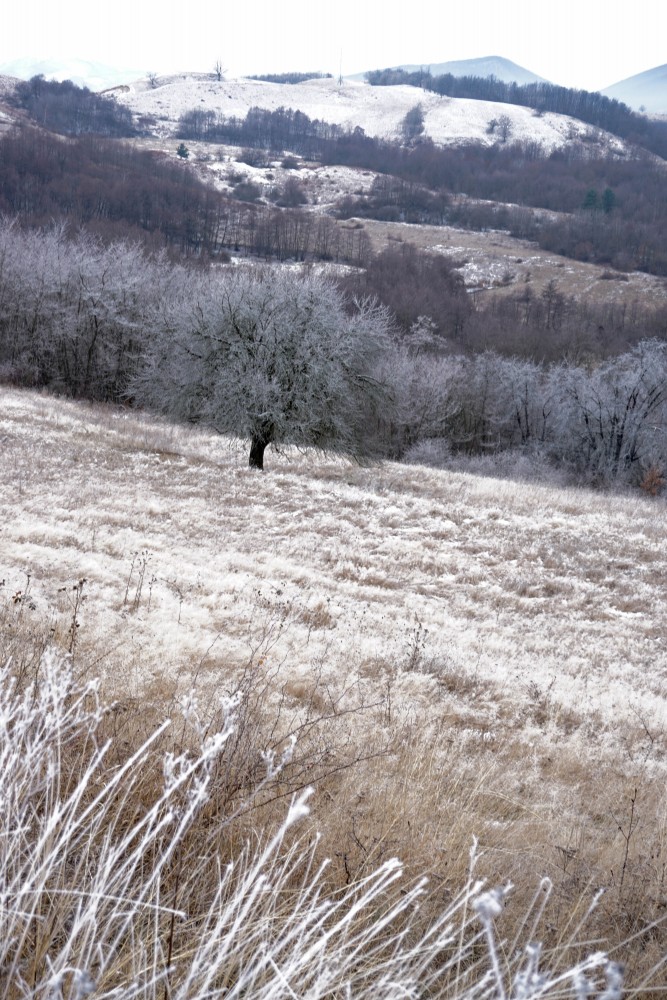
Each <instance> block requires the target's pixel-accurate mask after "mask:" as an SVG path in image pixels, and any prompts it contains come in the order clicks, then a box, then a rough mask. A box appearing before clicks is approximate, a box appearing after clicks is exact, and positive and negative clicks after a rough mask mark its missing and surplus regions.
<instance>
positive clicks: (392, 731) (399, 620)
mask: <svg viewBox="0 0 667 1000" xmlns="http://www.w3.org/2000/svg"><path fill="white" fill-rule="evenodd" d="M0 395H1V397H2V409H1V411H0V439H1V440H2V442H3V449H4V455H5V461H4V462H3V465H2V470H1V471H0V508H1V510H2V522H1V523H2V525H3V527H2V535H1V544H2V589H1V590H0V598H1V600H0V625H1V626H2V627H1V628H0V655H2V656H3V657H4V659H5V660H6V659H8V658H9V657H12V656H17V657H18V656H19V655H20V642H28V643H31V644H33V645H36V646H37V647H40V644H42V645H44V646H45V645H48V644H54V643H55V644H56V645H60V646H61V648H62V647H63V646H64V648H65V649H69V650H70V651H71V652H73V654H74V663H75V665H76V667H77V669H78V670H81V669H89V668H90V666H89V665H90V664H91V663H92V664H94V669H95V671H96V672H97V673H98V674H102V675H103V677H104V678H105V679H104V690H105V692H106V696H107V697H117V698H118V699H120V700H119V702H118V708H117V711H118V712H119V713H120V715H119V719H120V720H122V718H123V714H122V713H123V712H125V711H126V709H125V708H124V707H123V706H124V705H127V704H128V703H129V702H131V701H132V699H136V703H137V704H140V705H141V706H143V712H144V714H147V715H148V716H150V714H151V713H154V712H155V711H165V710H166V711H169V709H168V708H165V707H164V706H167V705H168V704H169V700H170V699H171V698H173V697H181V696H183V695H185V694H186V693H187V692H194V694H193V696H192V697H194V698H196V699H197V700H198V702H199V704H200V705H201V706H202V710H203V711H204V712H205V713H206V712H207V711H208V706H215V705H217V703H218V696H219V695H220V693H224V692H226V693H228V694H229V693H230V692H232V691H234V690H238V691H239V692H240V693H241V694H242V693H243V692H245V695H244V697H245V698H246V704H248V702H249V704H250V710H251V711H252V712H253V713H254V718H255V722H254V723H253V724H254V725H257V723H258V716H260V717H261V718H262V719H263V720H264V721H263V723H262V725H263V726H264V727H265V728H258V729H253V730H252V732H251V733H247V732H246V733H245V735H244V737H243V738H244V739H251V740H258V739H260V738H262V736H261V734H262V733H269V734H270V736H265V738H266V739H270V741H271V742H270V743H269V746H274V747H275V746H277V747H280V746H281V742H280V741H281V740H283V739H285V738H287V737H288V735H289V733H290V732H291V733H294V734H295V735H299V738H300V743H299V745H298V746H299V753H300V754H301V755H302V756H301V758H298V759H300V760H301V761H302V764H301V767H300V768H299V767H297V776H296V777H294V778H292V779H290V780H292V781H296V782H298V781H299V780H300V782H301V785H298V784H297V787H301V786H302V785H303V783H304V782H305V783H308V784H311V783H314V784H316V785H317V786H318V796H317V819H318V824H319V825H320V829H321V830H322V840H321V842H320V849H321V850H322V851H324V852H326V853H327V855H328V856H329V857H330V858H332V866H331V867H330V868H329V869H328V872H329V879H330V880H336V879H337V880H338V884H340V885H346V884H349V880H350V877H351V875H350V872H352V873H355V872H356V873H365V871H366V869H365V867H364V866H365V865H366V864H368V863H371V864H373V865H375V864H376V863H377V862H378V860H381V859H383V858H384V857H385V852H387V851H390V852H391V856H394V855H395V854H398V855H399V856H401V857H403V858H407V860H408V864H409V868H410V870H411V871H412V872H413V873H414V874H421V873H423V872H424V871H428V872H429V873H431V878H432V880H433V884H434V886H435V892H436V896H437V900H436V904H437V905H438V906H440V905H441V900H442V898H443V892H445V894H449V893H450V892H452V891H456V890H457V889H458V886H459V885H460V884H462V882H463V881H465V877H466V869H467V865H468V858H469V850H470V843H471V839H472V838H473V836H474V837H476V838H478V839H479V842H480V846H481V848H482V850H483V858H482V860H481V862H480V865H479V868H478V873H479V874H480V875H486V876H488V877H490V878H493V879H494V880H497V881H495V882H494V883H492V884H500V883H501V882H504V881H506V880H507V879H511V880H512V881H513V882H514V883H515V885H516V887H517V888H516V893H517V897H518V899H519V900H520V901H523V902H520V903H519V907H520V912H519V920H520V913H521V912H525V911H523V910H521V907H522V906H524V905H525V906H527V905H529V903H530V900H531V899H532V898H533V897H534V894H535V891H536V888H537V884H538V883H539V880H540V878H541V876H542V875H549V877H550V879H549V881H550V884H551V882H553V883H554V886H555V893H556V900H557V902H558V907H559V909H558V915H555V916H554V921H555V923H554V927H553V928H552V931H553V934H554V935H555V941H556V942H557V947H558V948H559V949H560V948H561V947H562V944H561V942H562V940H563V937H562V936H561V931H563V927H564V928H565V931H564V933H565V934H566V935H567V936H568V937H569V934H570V932H571V931H570V929H569V928H568V924H567V922H568V921H570V920H571V919H572V918H571V916H570V914H571V913H573V912H574V911H575V908H576V907H581V908H582V909H583V910H585V909H587V908H588V901H589V899H590V895H591V886H594V887H604V888H605V889H606V890H607V891H606V893H605V897H604V906H603V907H602V908H601V909H600V912H599V914H598V915H597V916H596V917H595V918H594V921H593V923H592V926H590V927H589V925H588V924H587V930H588V934H589V939H591V938H595V939H596V942H598V943H599V942H605V943H606V942H608V941H610V942H612V943H613V942H614V941H617V942H618V941H620V940H623V938H625V937H628V936H629V935H630V933H631V932H632V931H633V930H635V929H636V932H637V933H640V931H641V933H642V934H643V933H644V930H645V929H646V928H647V927H649V930H650V935H649V931H646V938H645V940H643V945H642V948H641V949H640V951H639V952H638V951H637V950H633V946H632V944H630V946H629V949H630V950H629V951H628V950H627V949H626V950H625V951H623V950H620V951H619V952H618V957H619V958H620V960H630V965H629V976H630V979H631V980H632V979H633V978H634V980H635V981H637V979H638V977H640V976H641V975H643V973H647V972H648V969H649V968H650V967H651V966H653V965H654V963H655V962H656V961H659V959H660V955H662V954H663V953H664V944H665V930H664V926H662V927H657V928H651V927H650V921H651V920H652V919H654V918H655V917H658V918H659V917H660V915H661V913H662V911H661V909H660V907H661V905H662V903H661V900H663V899H664V888H663V882H661V876H660V871H661V865H662V862H661V860H660V858H661V855H660V850H661V843H662V838H663V836H664V782H665V776H666V773H667V771H666V767H667V733H666V731H665V717H666V715H665V713H666V708H667V685H666V681H665V667H666V666H667V646H666V638H665V637H666V636H667V617H666V615H667V590H666V587H667V551H666V550H665V546H664V544H663V531H662V524H663V523H664V516H663V515H664V503H663V501H661V500H657V501H652V500H650V499H648V498H647V499H645V500H643V501H642V500H641V499H640V500H638V499H637V498H636V497H633V498H631V499H624V498H621V497H616V498H609V497H605V496H602V495H599V494H598V495H595V494H591V493H589V492H586V491H574V490H563V491H560V490H556V489H546V488H541V487H533V486H521V485H517V484H516V483H512V484H510V483H502V482H498V481H495V480H490V479H479V478H475V477H473V476H469V475H462V474H453V473H447V472H434V471H431V470H425V469H422V468H410V467H405V466H403V467H399V466H395V465H392V464H387V465H384V466H376V467H370V468H360V467H358V466H352V465H349V464H347V463H345V462H342V461H339V460H333V459H326V458H315V457H313V456H307V457H306V458H304V456H303V455H299V454H297V453H296V452H294V451H291V450H287V451H285V452H284V453H283V454H282V455H280V456H278V455H275V454H274V455H272V457H271V466H272V469H271V471H270V472H269V473H268V474H266V475H262V474H258V473H255V472H251V471H249V470H248V469H247V468H245V467H244V465H245V448H243V449H242V450H239V449H238V448H237V447H235V445H234V442H226V441H225V439H222V438H220V437H219V436H218V435H213V434H208V433H206V432H193V431H191V430H187V429H181V428H175V427H170V426H168V425H165V424H163V423H160V422H158V421H157V420H155V419H151V418H150V417H148V416H145V415H141V414H138V413H136V412H130V411H128V410H126V409H121V408H115V409H114V408H109V407H99V406H90V405H86V404H76V403H72V402H67V401H64V400H58V399H54V398H49V397H47V396H41V395H38V394H35V393H30V392H19V391H15V390H10V389H7V388H3V389H1V390H0ZM17 644H19V645H18V646H17ZM127 710H129V709H127ZM213 711H215V707H213ZM266 727H268V728H266ZM245 745H246V744H245V743H244V744H243V747H245ZM265 745H266V744H262V743H259V744H257V743H255V744H252V743H251V744H249V747H250V750H255V752H256V750H257V747H258V746H259V747H260V748H261V747H263V746H265ZM248 766H250V765H248ZM260 766H261V765H260ZM299 774H301V777H300V779H299V777H298V775H299ZM327 776H328V779H327ZM293 787H294V785H290V784H288V785H287V787H286V789H285V790H284V793H283V794H287V795H289V794H290V788H293ZM633 789H634V792H633ZM630 801H631V802H632V806H631V807H630ZM630 808H632V813H631V814H630V818H629V820H628V811H629V810H630ZM628 822H629V823H630V827H629V830H630V833H632V837H630V835H629V834H627V840H626V841H624V840H623V838H622V837H620V838H619V828H620V827H621V824H625V825H624V826H623V827H622V829H621V833H622V834H623V831H624V830H625V831H626V833H627V829H628V828H627V824H628ZM623 835H624V836H625V834H623ZM386 856H389V855H388V854H387V855H386ZM656 859H657V860H656ZM621 868H622V870H623V877H622V878H620V879H619V871H620V870H621ZM662 870H663V878H664V869H662ZM346 880H347V881H346ZM540 891H541V890H540ZM444 898H448V895H445V897H444ZM543 903H544V900H542V902H541V903H540V908H541V906H542V905H543ZM561 921H562V923H561ZM577 922H578V918H577ZM531 933H533V932H532V931H531ZM550 933H551V932H550ZM575 943H577V944H578V943H579V939H578V937H577V939H576V942H575ZM596 946H599V944H597V945H596ZM642 970H643V972H642Z"/></svg>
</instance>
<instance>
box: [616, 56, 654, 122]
mask: <svg viewBox="0 0 667 1000" xmlns="http://www.w3.org/2000/svg"><path fill="white" fill-rule="evenodd" d="M602 93H603V94H604V95H605V97H612V98H615V99H616V100H617V101H623V103H624V104H628V105H629V106H630V107H631V108H635V109H636V110H639V109H640V108H643V109H645V110H646V111H648V112H650V113H651V114H657V115H660V114H663V115H664V114H667V63H665V64H664V65H663V66H654V67H653V69H647V70H645V71H644V72H643V73H637V74H636V75H635V76H629V77H628V78H627V79H626V80H620V81H619V82H618V83H614V84H612V85H611V87H607V88H606V89H605V90H603V91H602Z"/></svg>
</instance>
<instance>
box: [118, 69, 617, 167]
mask: <svg viewBox="0 0 667 1000" xmlns="http://www.w3.org/2000/svg"><path fill="white" fill-rule="evenodd" d="M119 100H121V101H122V102H123V103H124V104H126V105H127V106H128V107H130V109H131V110H132V111H133V112H134V113H135V114H137V115H140V116H149V117H152V118H154V119H155V120H156V125H155V131H156V133H157V134H158V135H162V136H167V135H172V134H173V133H174V131H175V129H176V126H177V123H178V120H179V118H180V116H181V115H182V114H183V113H184V112H186V111H190V110H192V109H193V108H197V109H199V110H211V111H214V112H216V113H217V114H221V115H225V116H228V117H229V116H237V117H241V118H242V117H245V115H246V114H247V112H248V111H249V110H250V108H252V107H259V108H264V109H268V110H276V109H277V108H280V107H285V108H293V109H298V110H299V111H302V112H303V113H304V114H306V115H308V116H309V117H310V118H312V119H319V120H321V121H325V122H330V123H332V124H336V125H341V126H344V127H346V128H349V129H354V128H356V127H359V128H362V129H364V131H365V132H366V133H367V134H368V135H371V136H378V137H381V138H386V139H398V138H400V136H401V124H402V121H403V119H404V117H405V115H406V114H407V112H408V111H410V110H411V109H412V108H414V106H415V105H416V104H420V105H421V107H422V110H423V113H424V134H425V135H427V136H430V137H431V138H432V139H433V140H434V142H437V143H442V144H450V143H451V144H460V143H469V142H476V143H481V144H484V145H493V144H494V142H497V136H494V135H493V134H491V133H489V132H488V128H489V122H491V121H492V120H493V119H496V120H497V119H498V117H499V116H501V115H507V116H508V118H509V119H510V122H511V134H512V139H514V140H525V141H532V142H538V143H541V144H543V145H544V146H545V147H546V148H555V147H558V146H562V145H565V144H567V143H568V142H572V141H576V140H577V139H582V138H584V137H585V136H587V135H589V134H590V132H591V129H590V126H588V125H585V124H584V123H583V122H580V121H577V120H576V119H573V118H568V117H566V116H565V115H556V114H550V113H547V114H544V115H541V116H536V115H535V114H534V112H533V111H532V110H531V109H530V108H524V107H519V106H516V105H509V104H498V103H492V102H489V101H474V100H466V99H458V98H444V97H440V96H438V95H437V94H433V93H428V92H425V91H416V90H415V88H414V87H408V86H399V87H369V86H368V85H367V84H365V83H361V82H355V81H349V80H344V81H343V83H342V84H339V83H338V81H337V80H335V79H322V80H308V81H307V82H305V83H301V84H294V85H285V84H275V83H265V82H262V81H258V80H247V79H242V78H241V79H236V80H223V81H220V82H218V81H217V80H215V79H214V78H213V77H212V76H209V75H205V74H199V75H197V74H183V75H178V76H170V77H164V78H158V81H157V85H156V86H155V87H150V85H149V84H148V83H145V82H143V81H138V82H135V83H134V84H133V85H132V86H131V88H130V92H129V93H123V94H122V95H120V96H119ZM601 141H603V142H605V143H606V144H607V145H608V147H609V148H610V149H613V150H618V151H621V150H622V149H623V148H624V144H623V143H622V142H621V140H619V139H617V138H616V137H613V136H609V135H606V136H604V137H603V138H602V140H601Z"/></svg>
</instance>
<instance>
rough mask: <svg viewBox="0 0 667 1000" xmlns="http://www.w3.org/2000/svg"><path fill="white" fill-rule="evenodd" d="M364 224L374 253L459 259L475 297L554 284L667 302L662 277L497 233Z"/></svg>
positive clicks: (601, 298) (573, 291) (625, 299)
mask: <svg viewBox="0 0 667 1000" xmlns="http://www.w3.org/2000/svg"><path fill="white" fill-rule="evenodd" d="M363 226H364V229H365V230H366V232H367V234H368V236H369V238H370V240H371V245H372V247H373V249H374V250H375V251H380V250H383V249H384V248H385V247H387V246H390V245H395V244H396V242H406V243H413V244H414V245H415V246H417V247H420V248H421V249H423V250H432V251H433V252H435V253H442V254H445V255H446V256H447V257H450V258H452V259H453V260H456V261H460V262H461V268H460V270H461V274H462V275H463V278H464V280H465V283H466V287H467V288H468V290H469V291H470V292H471V294H476V295H483V296H484V297H486V296H488V295H510V294H511V295H516V294H517V292H521V291H522V290H524V291H525V290H526V289H530V291H531V293H532V294H533V295H535V296H539V295H540V294H541V292H542V291H543V290H544V288H545V287H546V285H547V284H548V283H549V282H550V281H555V282H556V284H557V286H558V291H559V292H560V293H561V294H563V295H567V296H572V297H573V298H575V299H578V300H584V299H585V300H586V301H588V302H593V303H594V302H610V301H613V302H618V303H627V305H628V307H629V308H631V307H632V304H633V303H637V302H642V301H650V302H651V303H654V304H656V305H657V304H660V303H663V302H665V301H667V282H665V280H664V278H661V277H656V276H654V275H650V274H641V273H639V272H637V271H635V272H632V273H630V274H625V273H621V272H616V271H610V270H609V268H608V267H606V266H602V265H598V264H589V263H586V262H585V261H576V260H571V259H570V258H567V257H560V256H558V255H557V254H552V253H547V252H546V251H544V250H541V249H540V247H539V246H538V245H537V244H536V243H533V242H530V241H529V240H520V239H516V238H515V237H513V236H510V235H509V234H508V233H505V232H501V231H499V230H494V231H491V232H484V233H479V232H475V231H472V230H467V229H457V228H454V227H451V226H422V225H416V224H410V223H399V222H378V221H376V220H373V219H364V220H363Z"/></svg>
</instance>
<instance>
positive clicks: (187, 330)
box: [131, 269, 391, 469]
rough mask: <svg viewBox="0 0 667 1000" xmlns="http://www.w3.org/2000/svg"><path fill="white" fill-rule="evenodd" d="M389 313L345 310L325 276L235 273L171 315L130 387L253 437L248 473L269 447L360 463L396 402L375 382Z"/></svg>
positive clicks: (156, 402) (175, 412) (160, 405)
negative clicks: (310, 449) (313, 450)
mask: <svg viewBox="0 0 667 1000" xmlns="http://www.w3.org/2000/svg"><path fill="white" fill-rule="evenodd" d="M388 342H389V341H388V319H387V314H386V312H385V310H384V309H382V308H381V307H379V306H378V305H377V304H375V303H374V302H372V301H370V300H367V301H363V302H359V303H357V305H356V308H355V310H354V312H353V313H352V314H351V315H349V314H348V313H346V311H345V309H344V304H343V299H342V296H341V295H340V293H339V292H338V291H337V290H336V289H335V288H334V286H333V285H332V284H331V283H329V282H328V281H326V280H324V279H322V278H319V277H317V276H314V275H306V276H300V275H297V274H295V273H293V272H290V271H285V270H277V269H266V270H262V271H257V270H255V271H236V272H230V273H229V274H228V275H226V276H225V277H224V278H223V279H222V281H220V280H219V279H217V281H214V282H211V283H210V284H209V285H208V286H207V290H206V291H205V292H202V293H201V294H200V295H199V296H198V301H197V302H196V303H195V304H194V305H193V304H192V303H187V302H181V303H180V306H179V307H178V308H174V309H173V310H172V316H171V319H170V322H169V330H168V334H167V335H164V336H162V337H160V338H155V339H154V340H153V341H152V343H151V344H150V346H149V348H148V350H147V352H146V354H145V358H144V364H143V366H142V368H141V369H140V372H139V374H138V376H137V378H136V379H135V380H134V383H133V385H132V388H131V392H132V394H133V395H134V396H135V398H137V399H138V400H140V401H142V402H144V403H146V404H148V405H150V406H152V407H154V408H156V409H158V410H160V411H161V412H163V413H165V414H167V415H168V416H170V417H172V418H174V419H178V420H186V421H192V422H196V423H203V424H206V425H207V426H210V427H212V428H214V429H215V430H217V431H218V432H220V433H231V434H237V435H239V436H245V437H247V438H249V439H250V441H251V446H250V459H249V464H250V467H251V468H256V469H262V468H263V461H264V451H265V448H266V446H267V445H269V444H276V445H279V444H281V443H291V444H296V445H304V446H305V445H310V446H314V447H317V448H321V449H322V450H331V451H338V452H342V453H346V454H350V455H352V456H355V457H361V456H363V455H365V454H369V453H370V452H372V451H373V450H374V448H375V445H374V443H373V430H374V427H375V426H376V424H377V421H378V420H379V419H380V417H381V415H382V413H383V411H384V410H386V409H387V408H388V407H389V406H390V400H391V392H390V390H389V388H388V386H387V385H386V384H385V383H384V382H383V381H382V379H381V377H380V376H379V368H378V365H379V361H380V359H381V357H382V355H383V353H384V351H385V349H386V347H387V346H388Z"/></svg>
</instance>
